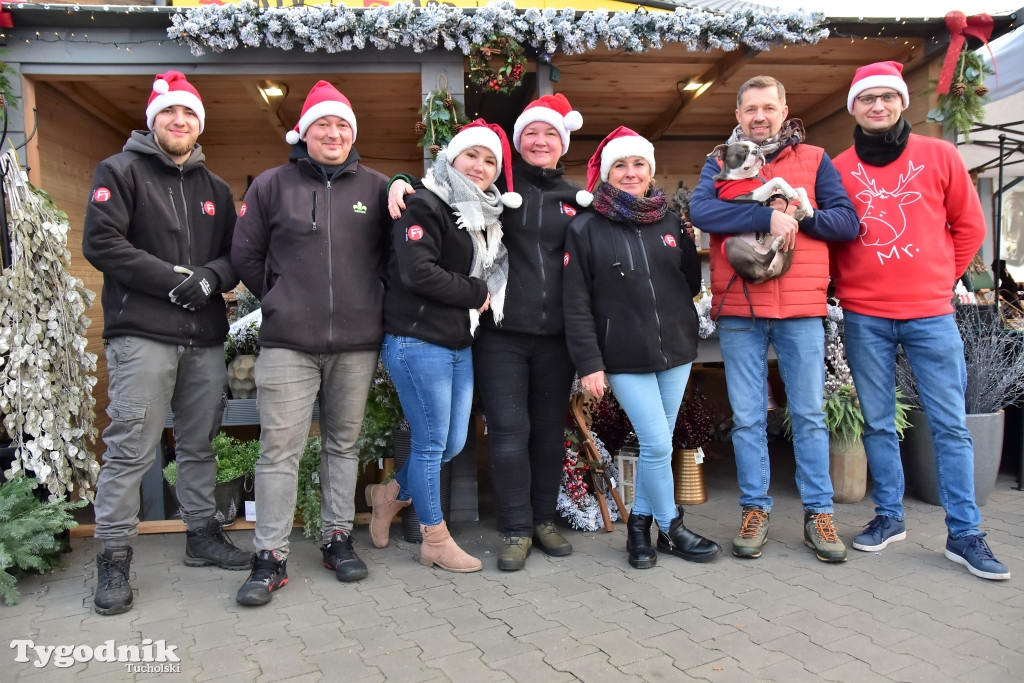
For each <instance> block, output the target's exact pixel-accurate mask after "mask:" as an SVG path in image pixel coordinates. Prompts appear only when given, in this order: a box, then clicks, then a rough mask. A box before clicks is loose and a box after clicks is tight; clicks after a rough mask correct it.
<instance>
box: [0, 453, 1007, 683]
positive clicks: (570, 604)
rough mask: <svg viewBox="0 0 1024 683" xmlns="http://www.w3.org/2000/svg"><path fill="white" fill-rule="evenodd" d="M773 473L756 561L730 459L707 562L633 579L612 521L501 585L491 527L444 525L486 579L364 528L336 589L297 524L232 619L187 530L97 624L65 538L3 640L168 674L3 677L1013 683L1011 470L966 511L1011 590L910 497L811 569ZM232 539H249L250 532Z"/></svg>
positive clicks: (8, 620) (538, 558) (789, 492)
mask: <svg viewBox="0 0 1024 683" xmlns="http://www.w3.org/2000/svg"><path fill="white" fill-rule="evenodd" d="M781 467H783V466H780V465H778V464H776V472H775V477H774V478H773V494H774V495H775V496H776V501H775V508H774V509H773V511H772V515H771V530H770V531H769V534H768V538H769V541H768V544H767V545H766V546H765V549H764V554H763V556H762V557H761V558H760V559H757V560H740V559H737V558H734V557H732V555H731V554H730V552H729V549H730V541H731V539H732V537H733V536H734V535H735V534H736V532H737V527H738V523H739V517H740V514H739V508H738V506H737V503H736V495H737V494H736V485H735V471H734V466H733V464H732V462H731V460H730V459H729V458H721V459H719V460H716V461H712V462H709V463H708V464H706V465H705V472H706V475H707V480H708V489H709V491H710V492H711V493H710V499H709V501H708V502H707V503H705V504H703V505H699V506H693V507H690V508H688V509H687V516H686V520H687V525H688V526H689V527H690V528H692V529H695V530H697V531H700V532H701V533H703V534H705V535H707V536H710V537H711V538H714V539H715V540H717V541H718V542H720V543H721V544H722V546H723V548H724V550H725V556H724V557H721V558H720V559H719V560H717V561H716V562H713V563H711V564H692V563H688V562H684V561H682V560H680V559H677V558H674V557H671V556H665V555H663V556H661V557H659V559H658V565H657V566H656V567H655V568H653V569H650V570H646V571H638V570H634V569H631V568H630V567H629V566H628V564H627V563H626V553H625V528H624V525H623V524H621V523H619V524H616V526H615V531H614V532H612V533H604V532H597V533H580V532H575V531H567V532H566V535H567V537H568V538H569V539H570V540H571V542H572V543H573V546H574V548H575V551H574V552H573V554H572V555H570V556H568V557H562V558H549V557H546V556H545V555H543V554H542V553H540V552H534V553H533V555H532V556H531V557H530V559H529V561H528V562H527V567H526V569H525V570H524V571H520V572H513V573H504V572H500V571H498V570H497V569H496V567H495V555H496V552H497V549H498V547H499V543H500V535H499V534H498V533H497V532H496V531H495V530H494V524H493V520H492V519H491V518H489V516H487V515H486V514H485V517H484V519H483V521H481V522H480V523H463V524H458V525H453V533H454V536H455V537H456V539H457V540H458V542H459V543H460V544H461V545H462V547H463V548H465V549H466V550H468V551H469V552H471V553H473V554H475V555H476V556H477V557H480V558H481V559H482V560H483V561H484V570H483V571H482V572H480V573H476V574H450V573H447V572H445V571H442V570H439V569H428V568H426V567H423V566H422V565H420V564H419V563H418V562H417V556H418V548H417V546H416V545H415V544H411V543H408V542H405V541H404V540H402V538H401V531H400V527H399V526H398V525H395V526H393V527H392V531H391V538H392V542H391V544H390V545H389V546H388V547H387V548H385V549H382V550H378V549H375V548H372V547H371V545H370V542H369V534H368V532H367V529H366V527H360V528H358V529H357V530H356V532H355V534H354V537H355V539H356V543H357V548H358V551H359V553H360V554H361V556H362V558H363V559H364V560H365V561H366V562H367V564H368V565H369V567H370V575H369V577H368V578H367V579H365V580H363V581H360V582H358V583H355V584H342V583H339V582H337V581H336V580H335V578H334V573H333V572H331V571H329V570H327V569H324V567H323V566H322V565H321V562H320V552H319V550H318V548H317V546H316V544H315V543H313V542H312V541H309V540H307V539H305V538H303V537H302V533H301V531H298V530H297V531H296V532H295V533H294V534H293V536H292V551H291V557H290V559H289V562H288V564H289V566H288V573H289V577H290V579H291V582H290V583H289V584H288V585H287V586H286V587H285V588H283V589H282V590H280V591H278V592H276V593H275V594H274V599H273V601H272V602H271V603H270V604H269V605H267V606H265V607H259V608H243V607H240V606H239V605H236V604H235V599H234V598H235V591H236V590H237V589H238V586H239V585H240V583H241V582H242V581H243V580H244V579H245V577H246V573H245V572H230V571H222V570H218V569H211V568H200V569H190V568H187V567H185V566H184V565H183V564H182V561H181V560H182V555H183V552H184V543H185V539H184V536H183V535H181V534H167V535H148V536H142V537H139V538H138V539H137V541H136V542H135V561H134V563H133V566H132V586H133V587H134V589H135V604H134V607H133V608H132V610H131V611H129V612H127V613H125V614H122V615H118V616H110V617H103V616H99V615H97V614H96V613H95V612H93V610H92V591H93V589H94V587H95V570H96V566H95V565H96V563H95V554H96V552H97V548H98V543H97V542H96V541H94V540H93V539H91V538H89V539H76V540H75V541H74V542H73V549H72V552H71V554H70V555H67V556H66V567H65V568H64V569H61V570H58V571H55V572H52V573H50V574H47V575H44V576H30V577H25V578H23V579H22V580H21V581H20V583H19V587H20V589H21V591H22V599H21V602H20V604H18V605H16V606H13V607H0V630H2V632H3V634H5V635H6V638H5V639H4V640H5V641H13V640H17V639H28V640H32V641H33V644H34V645H35V646H37V647H38V646H60V645H88V646H89V647H90V648H98V647H100V646H102V645H103V644H104V643H105V642H107V641H113V644H114V645H115V646H119V645H137V646H145V645H148V643H147V640H148V641H152V642H154V643H157V641H161V640H162V641H164V645H165V646H166V647H171V646H173V647H174V648H175V649H174V654H175V655H176V656H177V657H178V658H179V659H180V662H176V663H173V662H172V664H173V666H174V667H175V668H176V671H171V672H166V673H152V672H147V671H140V672H137V673H133V672H130V671H128V667H127V665H125V664H119V663H116V662H102V661H95V660H94V661H90V662H79V663H73V665H71V666H66V667H65V668H60V667H58V666H56V664H55V661H54V658H52V657H51V661H50V662H49V663H48V664H47V665H46V666H43V667H37V666H35V662H36V659H35V654H34V653H33V651H32V650H31V649H29V650H28V651H27V652H28V657H29V658H30V659H31V660H32V661H30V662H17V661H15V659H16V657H17V655H18V651H17V648H15V647H13V646H12V648H11V649H9V650H6V654H3V655H0V666H2V668H0V680H8V681H9V680H17V681H26V682H28V681H46V682H47V683H48V682H50V681H63V680H76V681H78V680H81V681H92V680H96V681H101V680H115V681H121V680H150V679H152V678H153V677H157V676H161V677H165V678H173V679H175V680H195V681H213V680H216V681H284V680H287V681H319V680H326V681H337V680H345V681H380V680H388V681H403V682H404V681H460V682H462V681H473V682H476V681H544V682H545V683H548V682H552V683H556V682H558V681H574V680H582V681H616V683H619V682H622V681H681V680H709V681H747V680H750V681H753V680H765V681H787V682H789V681H820V680H827V681H858V682H860V681H929V682H935V681H947V680H956V681H971V682H976V681H1011V680H1021V676H1022V672H1024V591H1022V588H1021V587H1022V585H1024V492H1021V491H1017V490H1014V489H1013V486H1014V485H1015V480H1014V478H1013V477H1012V476H1010V475H1008V474H1001V475H1000V479H999V482H998V484H997V486H996V490H995V492H994V493H993V494H992V495H991V497H990V498H989V501H988V504H987V505H985V506H984V507H983V508H982V513H983V517H984V529H985V530H986V531H988V532H989V536H988V540H989V541H990V544H991V546H992V548H993V551H994V552H995V554H996V556H997V557H998V558H999V559H1000V560H1002V561H1003V562H1004V563H1006V564H1007V565H1009V566H1010V568H1011V570H1012V571H1013V572H1014V573H1015V574H1016V576H1014V578H1013V579H1011V580H1010V581H1001V582H989V581H984V580H982V579H978V578H975V577H974V576H972V575H970V574H968V573H967V571H966V570H965V569H963V568H962V567H960V566H959V565H956V564H954V563H953V562H950V561H949V560H947V559H945V557H944V556H943V554H942V551H943V547H944V543H945V533H946V532H945V526H944V523H943V513H942V509H941V508H938V507H934V506H931V505H927V504H925V503H922V502H919V501H917V500H916V499H914V498H912V497H911V496H910V495H908V497H907V500H906V508H907V529H908V538H907V540H906V541H903V542H899V543H894V544H893V545H891V546H890V547H889V548H887V549H886V550H884V551H882V552H880V553H862V552H857V551H855V550H852V549H851V550H850V555H849V561H848V562H846V563H845V564H839V565H834V564H825V563H822V562H819V561H818V560H816V559H815V558H814V556H813V554H812V553H811V551H810V550H809V549H808V548H807V547H805V546H804V544H803V541H802V532H801V521H802V509H801V506H800V503H799V500H798V498H797V495H796V491H795V486H794V484H793V483H792V479H793V478H792V470H791V469H790V470H789V471H788V472H786V471H780V468H781ZM872 517H873V511H872V505H871V502H870V499H869V498H865V500H863V501H861V502H859V503H856V504H848V505H837V506H836V521H837V527H838V529H839V531H840V534H841V536H842V538H843V539H844V540H845V541H846V543H847V545H849V543H850V541H851V539H852V538H853V536H855V535H856V534H857V533H858V532H859V530H860V528H861V527H862V526H863V525H864V524H865V523H867V522H868V521H869V520H870V519H871V518H872ZM232 536H233V538H234V540H235V541H236V542H237V543H238V544H239V545H245V546H246V547H251V546H249V544H250V543H251V532H248V531H239V532H232ZM158 645H159V644H158ZM158 645H154V646H153V647H157V646H158ZM5 649H6V648H5ZM79 653H80V654H84V653H85V650H84V649H80V650H79ZM68 659H69V660H70V659H72V658H71V657H69V658H68ZM136 666H141V665H139V664H136ZM150 666H158V665H156V664H153V665H150Z"/></svg>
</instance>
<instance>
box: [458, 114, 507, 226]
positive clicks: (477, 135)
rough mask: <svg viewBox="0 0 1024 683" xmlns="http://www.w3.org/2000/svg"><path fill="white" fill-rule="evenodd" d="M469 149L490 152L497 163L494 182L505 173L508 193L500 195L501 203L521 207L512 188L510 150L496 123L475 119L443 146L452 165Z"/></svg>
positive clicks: (502, 131)
mask: <svg viewBox="0 0 1024 683" xmlns="http://www.w3.org/2000/svg"><path fill="white" fill-rule="evenodd" d="M470 147H486V148H487V149H489V150H490V151H491V153H492V154H493V155H494V158H495V160H496V161H497V162H498V172H497V173H496V174H495V176H494V179H495V180H497V179H498V176H500V175H501V174H502V172H504V173H505V186H506V187H507V188H508V192H506V193H505V194H503V195H501V203H502V204H504V205H505V206H507V207H508V208H510V209H518V208H519V207H520V206H522V205H523V197H522V195H520V194H519V193H518V192H516V191H515V190H514V188H513V187H512V150H511V149H510V148H509V146H508V138H507V137H506V136H505V131H504V130H502V129H501V126H499V125H498V124H496V123H487V122H486V121H484V120H483V119H476V120H475V121H471V122H470V123H467V124H466V125H464V126H463V127H462V128H461V129H459V132H458V133H456V134H455V137H453V138H452V139H451V142H449V143H448V144H447V145H446V146H445V154H446V156H447V157H448V163H449V164H450V163H452V161H454V160H455V157H457V156H459V155H460V154H462V153H463V152H465V151H466V150H467V149H469V148H470Z"/></svg>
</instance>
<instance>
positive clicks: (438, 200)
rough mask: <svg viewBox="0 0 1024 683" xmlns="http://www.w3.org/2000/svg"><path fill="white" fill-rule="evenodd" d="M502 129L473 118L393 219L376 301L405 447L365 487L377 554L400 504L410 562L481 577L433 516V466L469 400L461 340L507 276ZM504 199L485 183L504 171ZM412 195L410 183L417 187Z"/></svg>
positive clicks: (455, 448) (465, 341) (462, 432)
mask: <svg viewBox="0 0 1024 683" xmlns="http://www.w3.org/2000/svg"><path fill="white" fill-rule="evenodd" d="M510 156H511V155H510V153H509V147H508V141H507V140H506V139H505V134H504V132H502V130H501V128H500V127H498V126H496V125H493V124H488V123H486V122H485V121H483V120H482V119H477V120H476V121H473V122H472V123H470V124H468V125H466V126H464V127H463V128H462V130H460V131H459V133H458V134H457V135H456V136H455V137H454V138H452V141H451V142H450V143H449V144H448V146H447V147H446V148H445V149H443V150H441V151H440V152H439V153H438V155H437V160H436V161H435V163H434V165H433V167H432V168H431V169H430V170H429V171H428V172H427V176H426V178H424V179H423V181H422V185H421V187H422V189H423V190H425V191H422V192H417V193H416V194H415V195H413V196H412V197H410V199H409V201H408V205H407V208H406V211H405V213H404V214H403V215H402V217H401V218H400V219H399V220H397V221H395V224H394V228H393V230H392V245H391V250H390V253H389V257H388V265H387V275H386V279H385V295H384V332H385V334H384V343H383V345H382V346H381V358H382V359H383V361H384V364H385V366H386V367H387V370H388V374H390V375H391V380H392V382H394V385H395V388H396V389H397V390H398V397H399V400H400V401H401V403H402V410H403V411H404V413H405V417H406V419H407V420H408V421H409V428H410V431H411V436H412V452H411V454H410V455H409V458H408V460H407V461H406V463H405V465H404V466H403V467H402V469H400V470H399V471H398V472H397V473H396V475H395V478H394V479H393V480H392V481H390V482H388V483H387V484H379V485H374V486H370V487H368V488H367V493H366V495H367V498H368V501H367V502H369V503H370V505H372V507H373V514H372V519H371V522H370V537H371V539H372V540H373V543H374V545H376V546H377V547H378V548H382V547H384V546H386V545H387V543H388V531H389V528H390V522H391V519H392V518H393V517H394V515H395V513H396V512H397V511H398V510H400V509H402V508H403V507H405V506H407V505H408V504H409V503H410V502H412V504H413V505H415V506H416V514H417V516H418V517H419V520H420V526H421V529H422V532H423V545H422V548H421V551H420V562H421V563H422V564H424V565H427V566H428V567H429V566H433V565H437V566H439V567H441V568H442V569H446V570H448V571H453V572H474V571H479V570H480V568H481V566H482V565H481V563H480V561H479V560H478V559H476V558H474V557H471V556H470V555H468V554H467V553H465V552H463V551H462V549H461V548H459V546H458V545H456V543H455V541H454V540H452V537H451V535H450V534H449V533H448V528H447V526H446V524H445V520H444V518H443V516H442V514H441V494H440V488H441V486H440V481H441V466H442V465H443V464H444V463H446V462H448V461H449V460H451V459H452V458H453V457H455V455H457V454H458V453H459V452H460V451H461V450H462V448H463V446H464V445H465V443H466V434H467V431H468V426H469V414H470V408H471V407H472V400H473V360H472V350H471V345H472V343H473V333H474V332H475V330H476V327H477V324H478V322H479V316H480V314H481V313H483V312H484V311H487V310H490V311H491V312H492V314H493V315H494V318H495V320H498V321H500V319H501V314H502V309H503V306H504V302H505V286H506V283H507V280H508V252H507V251H506V250H505V247H504V245H502V243H501V211H502V208H503V206H514V205H517V200H518V201H521V198H520V197H519V195H516V194H515V193H514V192H512V191H511V190H512V188H511V168H510V167H511V159H510ZM503 164H504V171H505V173H506V178H507V179H508V180H509V192H508V193H506V194H505V195H502V194H501V193H500V192H499V191H498V189H497V188H496V187H495V186H494V181H495V179H496V178H497V177H498V176H499V175H500V174H501V171H502V170H503ZM418 189H419V188H418Z"/></svg>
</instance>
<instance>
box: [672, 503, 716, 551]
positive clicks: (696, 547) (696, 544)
mask: <svg viewBox="0 0 1024 683" xmlns="http://www.w3.org/2000/svg"><path fill="white" fill-rule="evenodd" d="M677 510H678V511H679V514H678V515H677V516H676V518H675V519H673V520H672V523H671V524H669V526H668V533H665V532H664V531H661V530H659V531H658V550H660V551H661V552H663V553H671V554H672V555H675V556H676V557H681V558H683V559H684V560H688V561H690V562H710V561H711V560H713V559H715V558H716V557H717V556H718V554H719V553H720V552H722V547H721V546H720V545H718V544H717V543H715V542H714V541H711V540H708V539H706V538H704V537H703V536H701V535H700V534H695V533H694V532H692V531H690V530H689V529H687V528H686V527H685V526H683V506H682V505H680V506H678V508H677Z"/></svg>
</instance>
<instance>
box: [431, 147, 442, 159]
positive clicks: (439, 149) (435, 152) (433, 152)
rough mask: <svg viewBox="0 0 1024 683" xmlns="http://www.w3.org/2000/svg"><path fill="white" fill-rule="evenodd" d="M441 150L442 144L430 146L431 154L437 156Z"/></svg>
mask: <svg viewBox="0 0 1024 683" xmlns="http://www.w3.org/2000/svg"><path fill="white" fill-rule="evenodd" d="M440 151H441V146H440V145H431V146H430V154H431V155H433V156H435V157H436V156H437V153H438V152H440Z"/></svg>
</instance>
